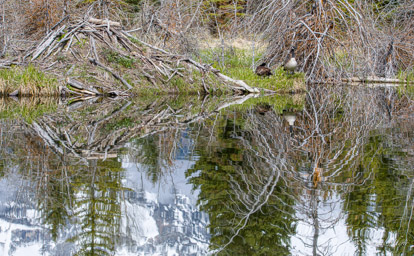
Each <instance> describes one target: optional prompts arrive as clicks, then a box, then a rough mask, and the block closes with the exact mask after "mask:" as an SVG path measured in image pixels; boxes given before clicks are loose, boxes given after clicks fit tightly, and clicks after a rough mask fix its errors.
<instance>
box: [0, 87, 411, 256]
mask: <svg viewBox="0 0 414 256" xmlns="http://www.w3.org/2000/svg"><path fill="white" fill-rule="evenodd" d="M413 107H414V104H413V101H412V98H409V97H406V96H404V95H400V94H398V93H396V91H395V90H394V89H389V88H388V89H383V88H377V89H373V88H370V89H363V88H360V87H351V88H350V87H336V88H329V89H327V88H325V89H322V88H318V89H314V90H310V92H309V93H307V94H303V95H278V96H272V97H256V98H255V97H252V96H248V97H244V98H243V97H233V98H223V97H221V98H217V97H206V98H201V97H173V96H169V97H159V98H156V97H153V98H145V99H140V98H136V99H118V100H111V99H102V98H91V99H88V100H84V101H79V100H77V99H70V100H62V99H37V100H34V99H21V100H13V99H2V100H1V101H0V118H1V119H0V139H1V140H0V255H19V256H20V255H31V256H35V255H209V254H211V255H216V254H217V255H239V256H240V255H413V254H414V224H413V221H412V220H413V213H414V201H413V200H414V196H413V195H414V192H413V184H414V183H413V181H414V180H413V178H414V168H413V167H414V132H413V131H414V114H413V113H414V111H413V109H414V108H413Z"/></svg>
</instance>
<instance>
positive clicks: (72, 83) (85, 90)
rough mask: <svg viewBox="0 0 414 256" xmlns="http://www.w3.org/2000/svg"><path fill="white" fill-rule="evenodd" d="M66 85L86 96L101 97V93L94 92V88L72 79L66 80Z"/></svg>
mask: <svg viewBox="0 0 414 256" xmlns="http://www.w3.org/2000/svg"><path fill="white" fill-rule="evenodd" d="M66 83H67V84H68V85H70V86H72V87H73V88H75V89H77V90H79V91H80V92H82V93H86V94H90V95H94V96H95V95H101V93H99V92H98V91H97V90H95V89H94V88H92V87H90V86H87V85H84V84H83V83H81V82H79V81H77V80H75V79H73V78H68V79H67V80H66Z"/></svg>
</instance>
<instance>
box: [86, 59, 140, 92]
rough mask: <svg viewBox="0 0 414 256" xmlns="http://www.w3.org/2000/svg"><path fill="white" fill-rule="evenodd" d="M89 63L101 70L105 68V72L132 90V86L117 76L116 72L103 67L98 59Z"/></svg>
mask: <svg viewBox="0 0 414 256" xmlns="http://www.w3.org/2000/svg"><path fill="white" fill-rule="evenodd" d="M89 61H90V62H91V63H92V64H94V65H96V66H98V67H100V68H103V69H104V70H105V71H107V72H109V73H111V74H112V75H113V76H114V77H115V78H116V79H118V80H119V81H121V83H122V84H123V85H125V86H126V87H127V88H128V89H132V86H131V85H130V84H129V83H128V82H127V81H126V80H125V79H123V78H122V77H121V76H120V75H119V74H117V73H116V72H115V71H114V70H112V69H111V68H109V67H106V66H105V65H103V64H102V63H100V62H99V61H97V60H96V59H92V58H89Z"/></svg>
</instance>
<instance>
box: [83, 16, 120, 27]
mask: <svg viewBox="0 0 414 256" xmlns="http://www.w3.org/2000/svg"><path fill="white" fill-rule="evenodd" d="M88 21H89V22H90V23H92V24H96V25H107V26H111V27H112V26H114V27H121V23H119V22H116V21H111V20H101V19H95V18H92V17H91V18H89V20H88Z"/></svg>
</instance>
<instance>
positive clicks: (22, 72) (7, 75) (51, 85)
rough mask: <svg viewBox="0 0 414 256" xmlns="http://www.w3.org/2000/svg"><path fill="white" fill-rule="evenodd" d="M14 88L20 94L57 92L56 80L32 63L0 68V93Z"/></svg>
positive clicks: (10, 91) (11, 90)
mask: <svg viewBox="0 0 414 256" xmlns="http://www.w3.org/2000/svg"><path fill="white" fill-rule="evenodd" d="M16 90H17V91H19V94H20V95H56V94H58V92H59V91H58V83H57V80H56V79H55V78H53V77H52V76H50V75H47V74H45V73H43V72H41V71H39V70H38V69H37V68H36V67H34V66H33V65H29V66H27V67H19V66H13V67H12V68H10V69H0V95H2V94H3V95H8V94H10V93H12V92H14V91H16Z"/></svg>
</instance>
